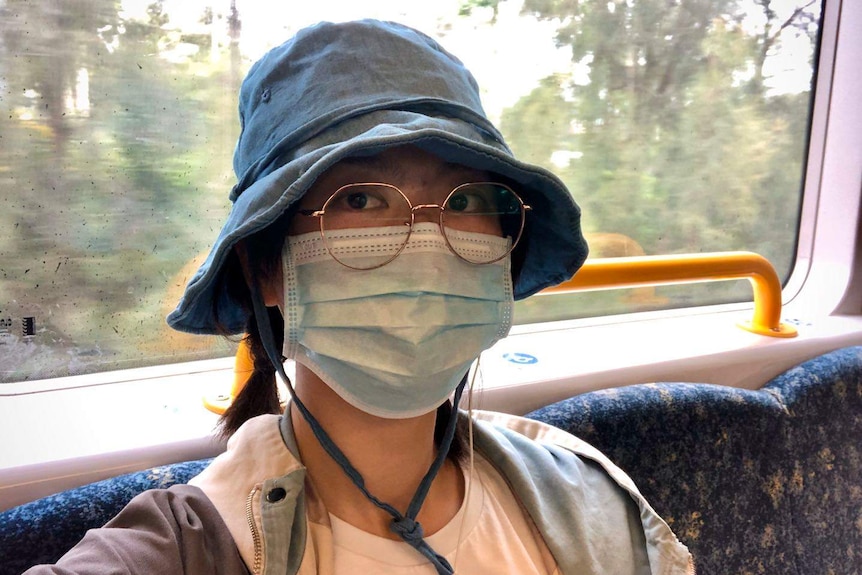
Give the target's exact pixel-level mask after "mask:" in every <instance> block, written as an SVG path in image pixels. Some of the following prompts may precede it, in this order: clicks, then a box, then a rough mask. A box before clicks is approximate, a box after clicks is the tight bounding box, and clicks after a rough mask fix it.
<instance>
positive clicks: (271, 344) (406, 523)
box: [250, 278, 469, 575]
mask: <svg viewBox="0 0 862 575" xmlns="http://www.w3.org/2000/svg"><path fill="white" fill-rule="evenodd" d="M250 284H251V285H250V288H251V301H252V306H253V308H254V315H255V317H256V319H257V325H258V330H259V332H260V338H261V342H262V343H263V347H264V349H265V350H266V354H267V356H268V357H269V360H270V361H271V362H272V365H273V367H275V370H276V371H277V372H278V374H279V375H280V376H281V377H282V379H283V380H284V382H285V384H286V385H287V389H288V391H289V392H290V397H291V399H292V401H293V403H294V404H295V405H296V407H297V409H299V413H301V414H302V417H303V418H304V419H305V421H306V422H308V425H309V427H311V431H312V432H313V433H314V436H315V437H316V438H317V441H318V442H319V443H320V446H321V447H323V449H324V450H325V451H326V453H328V454H329V456H330V457H331V458H332V459H333V460H334V461H335V463H337V464H338V466H339V467H340V468H341V470H342V471H344V473H345V474H346V475H347V477H348V478H349V479H350V480H351V481H352V482H353V484H354V485H355V486H356V487H357V488H358V489H359V490H360V491H361V492H362V494H363V495H365V497H366V498H368V500H369V501H371V502H372V503H373V504H374V505H376V506H377V507H379V508H380V509H382V510H384V511H386V512H387V513H389V515H391V516H392V522H391V523H390V525H389V529H391V530H392V532H393V533H395V534H396V535H398V536H399V537H400V538H401V539H402V540H403V541H404V542H406V543H407V544H409V545H410V546H411V547H413V548H414V549H416V550H417V551H418V552H419V553H421V554H422V555H424V556H425V557H426V558H427V559H428V561H430V562H431V564H432V565H434V567H435V569H436V570H437V573H438V575H453V574H454V570H453V569H452V566H451V565H450V564H449V562H448V561H447V560H446V558H445V557H443V556H442V555H440V554H439V553H437V552H436V551H434V549H432V548H431V546H430V545H428V543H427V542H426V541H425V535H424V532H423V531H422V526H421V525H420V524H419V522H418V521H416V516H417V515H419V510H420V509H421V507H422V503H424V501H425V497H426V496H427V495H428V491H429V490H430V489H431V483H432V482H433V481H434V478H435V477H436V476H437V473H438V472H439V471H440V468H441V467H443V463H444V462H445V461H446V455H447V454H448V453H449V448H450V446H451V445H452V440H453V439H454V437H455V425H456V423H457V421H458V404H459V402H460V401H461V394H462V392H463V391H464V387H465V385H466V383H467V373H465V374H464V377H463V378H461V382H460V383H459V384H458V386H457V387H456V388H455V394H454V396H453V399H452V409H451V411H450V413H449V421H448V422H447V424H446V431H445V433H444V434H443V438H442V441H441V442H440V446H439V447H438V450H437V455H436V457H435V458H434V461H433V462H432V463H431V466H430V467H429V468H428V471H427V472H426V473H425V476H424V477H423V478H422V481H421V482H420V483H419V487H418V488H417V489H416V493H414V494H413V498H412V499H411V501H410V505H408V507H407V512H406V513H403V514H402V513H401V512H400V511H398V510H397V509H395V508H394V507H393V506H392V505H390V504H388V503H386V502H384V501H381V500H379V499H378V498H377V497H375V496H374V495H372V494H371V493H370V492H369V491H368V489H367V488H366V487H365V480H364V479H363V477H362V475H361V474H360V473H359V471H357V469H356V468H355V467H354V466H353V464H351V463H350V460H348V459H347V456H346V455H344V453H343V452H342V451H341V449H339V448H338V446H337V445H335V442H334V441H332V438H330V437H329V434H327V433H326V431H325V430H324V429H323V427H322V426H321V425H320V423H318V421H317V419H315V417H314V416H313V415H312V414H311V412H310V411H308V409H307V408H306V407H305V405H304V404H303V403H302V401H300V399H299V397H297V395H296V391H295V390H294V389H293V385H292V384H291V381H290V379H289V378H288V377H287V374H285V372H284V365H282V362H283V361H284V360H285V359H286V358H285V357H283V356H282V355H281V353H280V352H279V351H278V349H277V346H276V343H275V337H274V336H273V333H272V324H270V322H269V314H268V313H267V310H266V305H265V304H264V302H263V297H262V296H261V293H260V286H259V285H258V283H257V278H252V279H251V282H250ZM468 373H469V371H468Z"/></svg>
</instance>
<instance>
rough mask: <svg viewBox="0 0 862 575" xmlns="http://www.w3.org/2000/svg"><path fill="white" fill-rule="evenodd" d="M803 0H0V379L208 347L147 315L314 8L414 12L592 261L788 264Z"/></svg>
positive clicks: (558, 305)
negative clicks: (538, 175)
mask: <svg viewBox="0 0 862 575" xmlns="http://www.w3.org/2000/svg"><path fill="white" fill-rule="evenodd" d="M819 14H820V6H819V4H818V3H817V2H812V1H810V0H783V1H778V0H771V1H770V0H708V1H707V0H697V1H686V2H667V1H666V0H616V1H607V2H580V3H573V2H569V1H564V0H523V1H519V0H499V1H497V0H439V1H435V2H403V1H400V0H366V1H363V2H352V1H347V0H342V1H340V2H337V1H331V0H330V1H328V0H319V1H316V2H308V3H294V2H289V3H288V2H285V3H269V2H253V1H251V0H246V1H241V0H223V1H221V2H213V1H206V0H163V1H151V0H122V1H119V2H118V1H115V0H45V1H43V2H32V1H29V0H0V108H2V109H0V381H3V382H12V381H21V380H26V379H40V378H48V377H57V376H64V375H72V374H80V373H88V372H93V371H100V370H107V369H117V368H123V367H135V366H143V365H153V364H163V363H169V362H178V361H187V360H191V359H204V358H210V357H218V356H223V355H226V354H229V353H231V349H232V344H231V343H230V342H228V341H226V340H225V339H223V338H218V337H200V336H190V335H185V334H179V333H176V332H173V331H172V330H170V329H169V328H168V327H167V326H166V325H165V323H164V316H165V315H166V314H167V313H168V312H169V311H170V310H171V309H172V308H173V306H174V305H175V303H176V301H177V300H178V298H179V296H180V294H181V293H182V289H183V287H184V286H185V283H186V281H187V280H188V278H189V277H190V276H191V275H192V274H193V273H194V271H195V269H196V267H197V263H198V261H199V260H200V258H202V257H204V256H205V254H206V252H207V250H208V248H209V245H210V242H211V241H212V240H213V239H214V238H215V236H216V234H217V233H218V230H219V228H220V225H221V222H222V221H223V219H224V217H225V216H226V214H227V212H228V209H229V202H228V200H227V194H228V191H229V189H230V187H231V186H232V184H233V182H234V178H233V174H232V172H231V154H232V151H233V146H234V142H235V140H236V137H237V135H238V121H237V114H236V94H237V92H238V88H239V84H240V82H241V80H242V78H243V77H244V75H245V72H246V71H247V69H248V67H249V66H250V65H251V63H252V62H254V61H255V60H256V59H257V58H258V57H259V56H261V55H262V54H263V53H264V52H265V51H266V50H267V49H269V48H271V47H273V46H275V45H277V44H279V43H281V42H282V41H283V40H284V39H286V38H287V37H289V36H290V35H292V34H293V33H294V32H295V31H296V30H298V29H299V28H301V27H303V26H305V25H308V24H311V23H313V22H316V21H318V20H321V19H329V20H333V19H337V20H349V19H354V18H362V17H376V18H383V19H390V20H397V21H401V22H404V23H406V24H409V25H412V26H414V27H417V28H419V29H421V30H423V31H425V32H426V33H428V34H429V35H432V36H434V37H437V38H439V39H440V40H441V42H442V43H443V44H444V46H446V47H447V48H448V49H450V50H451V51H452V52H454V53H455V54H457V55H458V56H459V57H460V58H461V59H463V60H464V61H465V63H466V64H467V65H468V67H470V68H471V70H473V72H474V73H475V75H476V76H477V78H478V80H479V84H480V85H481V86H482V88H483V99H484V103H485V107H486V109H487V112H488V114H489V116H490V117H491V118H492V119H493V120H494V121H495V122H496V123H497V124H498V125H499V126H500V127H501V129H502V130H503V132H504V134H505V135H506V137H507V139H508V140H509V142H510V144H511V146H512V147H513V149H514V150H515V152H516V154H518V155H519V156H520V157H522V158H524V159H526V160H529V161H533V162H536V163H538V164H541V165H544V166H546V167H548V168H550V169H552V170H553V171H555V172H556V173H557V174H559V175H560V177H561V178H562V179H563V180H564V181H565V182H566V183H567V184H568V185H569V187H570V188H571V190H572V193H573V194H574V196H575V198H576V199H577V201H578V202H579V203H580V204H581V206H582V208H583V210H584V226H585V229H586V231H587V233H588V238H589V241H590V244H591V246H592V257H614V256H621V255H639V254H661V253H684V252H706V251H724V250H740V249H744V250H752V251H756V252H759V253H761V254H763V255H765V256H766V257H768V258H769V259H770V260H771V261H772V262H773V264H774V265H775V266H776V268H777V269H778V271H779V273H780V274H781V275H783V276H784V277H786V275H787V274H788V273H789V271H790V269H791V267H792V264H793V258H794V252H795V240H796V234H797V221H798V209H799V204H800V198H801V187H802V183H801V182H802V172H803V165H804V158H805V147H806V132H807V129H808V117H809V108H810V94H811V85H812V78H813V61H814V54H815V52H816V40H817V34H818V29H817V26H818V22H819ZM747 297H749V296H748V294H747V293H746V292H745V291H742V292H739V293H737V292H735V291H734V288H733V287H732V285H731V287H730V288H728V287H726V286H724V285H723V284H718V287H716V286H707V287H705V288H701V291H693V290H692V288H660V289H652V288H650V289H641V290H630V292H623V291H620V292H601V293H596V294H584V295H575V296H553V297H541V298H531V299H530V300H528V301H526V302H523V303H522V304H519V307H518V308H517V318H518V321H521V322H526V321H536V320H547V319H559V318H569V317H576V316H580V315H590V314H605V313H614V312H619V311H629V310H635V309H647V308H654V307H668V306H682V305H690V304H693V303H707V302H713V301H725V300H728V299H733V298H736V299H745V298H747Z"/></svg>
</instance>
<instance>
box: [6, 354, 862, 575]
mask: <svg viewBox="0 0 862 575" xmlns="http://www.w3.org/2000/svg"><path fill="white" fill-rule="evenodd" d="M528 416H529V417H532V418H535V419H539V420H542V421H546V422H548V423H551V424H554V425H556V426H558V427H561V428H563V429H565V430H567V431H570V432H572V433H574V434H576V435H578V436H579V437H581V438H583V439H585V440H586V441H588V442H590V443H592V444H593V445H595V446H596V447H598V448H599V449H601V450H602V451H604V452H605V453H606V454H607V455H608V456H609V457H610V458H611V459H612V460H614V461H615V462H616V463H617V464H618V465H619V466H620V467H622V468H623V469H625V470H626V471H627V472H628V473H629V474H630V475H631V476H632V477H633V478H634V480H635V482H636V483H637V484H638V485H639V487H640V489H641V491H643V493H644V494H645V495H646V497H647V499H648V500H649V501H650V502H651V503H652V504H653V506H654V507H655V508H656V510H657V511H658V512H659V513H660V514H661V515H662V516H664V517H665V518H666V519H667V521H668V522H669V523H670V524H671V526H672V527H673V528H674V530H675V532H676V533H677V534H678V535H679V537H680V539H681V540H682V541H683V542H684V543H685V544H686V545H688V546H689V548H690V549H691V551H692V553H693V554H694V556H695V559H696V562H697V566H698V572H699V573H705V574H713V573H714V574H721V575H725V574H743V573H782V574H797V575H812V574H817V573H823V574H826V573H854V572H856V571H858V567H859V565H860V564H862V551H860V550H862V347H855V348H846V349H842V350H837V351H834V352H831V353H828V354H825V355H823V356H820V357H818V358H815V359H813V360H810V361H807V362H805V363H803V364H801V365H799V366H798V367H796V368H793V369H791V370H789V371H788V372H786V373H784V374H783V375H781V376H779V377H777V378H775V379H774V380H772V381H771V382H769V383H768V384H767V385H766V386H765V387H763V388H761V389H759V390H756V391H751V390H744V389H736V388H729V387H722V386H716V385H706V384H691V383H657V384H641V385H633V386H627V387H622V388H617V389H608V390H602V391H596V392H591V393H585V394H582V395H578V396H575V397H572V398H570V399H567V400H564V401H561V402H558V403H555V404H552V405H549V406H547V407H544V408H542V409H539V410H537V411H535V412H532V413H530V414H528ZM207 463H208V460H201V461H193V462H186V463H179V464H173V465H167V466H164V467H158V468H154V469H150V470H146V471H141V472H137V473H132V474H128V475H123V476H120V477H116V478H113V479H108V480H105V481H100V482H97V483H94V484H91V485H87V486H84V487H79V488H76V489H73V490H70V491H67V492H64V493H60V494H58V495H53V496H50V497H47V498H44V499H40V500H38V501H34V502H31V503H28V504H25V505H23V506H20V507H17V508H14V509H11V510H9V511H6V512H3V513H0V575H5V574H7V573H8V574H13V575H18V574H20V573H21V572H22V571H23V570H25V569H26V568H27V567H29V566H30V565H33V564H36V563H40V562H53V561H55V560H56V559H57V558H58V557H59V556H61V555H62V554H63V553H65V552H66V551H67V550H68V549H69V548H71V547H72V546H73V545H74V544H75V543H76V542H77V541H78V540H79V539H80V538H81V537H82V536H83V534H84V532H85V531H86V530H87V529H89V528H93V527H99V526H101V525H102V524H104V523H105V522H107V521H108V520H109V519H110V518H111V517H112V516H114V515H115V514H116V513H117V512H118V511H119V510H120V509H121V508H122V507H123V506H124V505H125V504H126V503H127V502H128V501H129V500H130V499H131V498H132V497H133V496H134V495H136V494H137V493H140V492H141V491H144V490H145V489H151V488H166V487H168V486H170V485H172V484H175V483H185V482H187V481H188V480H189V479H191V477H193V476H195V475H196V474H197V473H199V472H200V471H201V470H202V469H203V468H204V467H205V466H206V465H207Z"/></svg>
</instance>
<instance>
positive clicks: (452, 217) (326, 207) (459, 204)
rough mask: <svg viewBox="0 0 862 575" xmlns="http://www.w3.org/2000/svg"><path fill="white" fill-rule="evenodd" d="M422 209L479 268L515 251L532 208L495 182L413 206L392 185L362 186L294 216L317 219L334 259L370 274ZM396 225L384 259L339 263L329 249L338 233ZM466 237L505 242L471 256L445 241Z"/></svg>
mask: <svg viewBox="0 0 862 575" xmlns="http://www.w3.org/2000/svg"><path fill="white" fill-rule="evenodd" d="M423 209H433V210H437V211H438V218H437V224H438V225H439V227H440V232H441V233H442V235H443V238H444V240H445V242H446V246H447V247H448V248H449V251H451V252H452V253H453V254H455V255H456V256H458V257H459V258H460V259H462V260H464V261H466V262H468V263H471V264H477V265H482V264H491V263H494V262H497V261H499V260H501V259H503V258H504V257H506V256H507V255H509V254H510V253H511V252H512V250H513V249H515V246H516V245H517V244H518V241H519V240H520V239H521V234H522V232H523V231H524V223H525V221H526V213H527V212H528V211H530V210H531V209H532V208H531V207H530V206H529V205H527V204H525V203H524V202H523V200H522V199H521V198H520V196H518V194H516V193H515V192H514V190H512V188H510V187H509V186H507V185H506V184H501V183H499V182H468V183H465V184H461V185H459V186H457V187H456V188H455V189H453V190H452V191H451V192H449V194H448V195H447V196H446V199H445V200H444V201H443V203H442V204H419V205H415V206H414V205H413V203H412V202H411V201H410V199H409V198H408V197H407V196H406V195H405V194H404V192H402V191H401V190H400V189H398V188H397V187H396V186H393V185H392V184H384V183H380V182H362V183H354V184H347V185H345V186H342V187H340V188H338V189H337V190H336V191H335V192H334V193H333V194H332V195H331V196H329V198H328V199H327V200H326V202H324V204H323V207H321V208H320V209H319V210H311V209H301V210H299V211H298V213H299V214H300V215H303V216H308V217H315V218H318V219H319V220H320V235H321V238H322V239H323V242H324V244H325V246H326V250H327V252H329V255H330V256H332V258H333V259H334V260H335V261H337V262H338V263H340V264H341V265H343V266H345V267H348V268H351V269H356V270H371V269H376V268H379V267H382V266H384V265H386V264H388V263H389V262H391V261H392V260H394V259H395V258H396V257H398V255H399V254H400V253H401V252H402V251H404V248H405V247H406V245H407V242H408V240H409V239H410V235H411V234H412V233H413V226H414V222H415V216H416V212H417V211H418V210H423ZM400 226H403V229H404V230H405V232H404V234H403V237H402V236H401V235H400V234H395V236H394V238H393V239H394V240H395V241H396V242H400V245H397V246H396V247H395V249H394V250H390V251H389V252H388V253H386V255H384V256H379V257H376V258H370V259H367V260H363V261H362V262H357V261H355V260H354V259H351V260H350V261H344V260H343V259H342V258H340V257H339V256H338V254H337V253H336V252H337V251H338V250H336V249H335V248H334V247H333V245H332V244H333V242H334V241H336V240H335V239H334V237H335V236H337V232H338V231H340V230H345V229H354V228H371V227H390V228H391V227H395V228H397V227H400ZM447 229H448V230H450V231H449V232H447ZM471 233H474V234H487V235H495V236H497V237H500V238H505V237H508V238H510V241H509V242H508V243H506V244H501V245H503V247H500V248H499V249H497V251H496V252H494V251H482V252H476V251H472V252H471V251H468V250H465V249H463V248H461V247H460V245H461V243H460V242H457V243H456V242H453V239H452V237H450V234H451V235H454V236H458V235H459V234H471Z"/></svg>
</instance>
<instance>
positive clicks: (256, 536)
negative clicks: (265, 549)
mask: <svg viewBox="0 0 862 575" xmlns="http://www.w3.org/2000/svg"><path fill="white" fill-rule="evenodd" d="M259 490H260V488H259V487H255V488H254V489H252V490H251V493H249V494H248V498H247V499H246V500H245V519H246V521H247V522H248V528H249V530H250V531H251V540H252V543H253V544H254V565H253V568H252V571H251V573H252V575H258V574H259V573H260V563H261V560H262V559H263V553H262V550H261V545H260V543H261V542H260V532H259V531H258V530H257V525H256V524H255V522H254V496H255V495H256V494H257V492H258V491H259Z"/></svg>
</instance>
